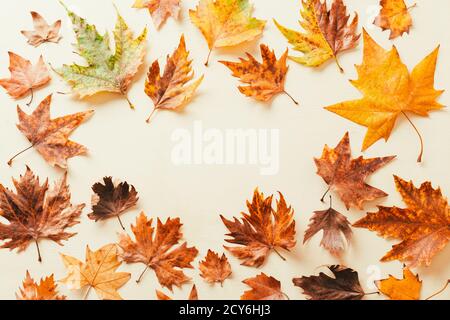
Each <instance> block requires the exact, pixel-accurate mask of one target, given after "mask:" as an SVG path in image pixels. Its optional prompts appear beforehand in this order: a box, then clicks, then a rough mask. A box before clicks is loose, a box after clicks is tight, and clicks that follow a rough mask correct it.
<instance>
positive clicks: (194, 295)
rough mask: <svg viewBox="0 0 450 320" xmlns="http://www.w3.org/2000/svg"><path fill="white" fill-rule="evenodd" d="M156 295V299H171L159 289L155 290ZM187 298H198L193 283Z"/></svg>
mask: <svg viewBox="0 0 450 320" xmlns="http://www.w3.org/2000/svg"><path fill="white" fill-rule="evenodd" d="M156 297H157V298H158V300H166V301H169V300H173V299H172V298H171V297H169V296H168V295H166V294H165V293H164V292H161V291H159V290H156ZM188 300H190V301H195V300H198V293H197V287H196V286H195V284H194V285H193V286H192V289H191V293H190V294H189V298H188Z"/></svg>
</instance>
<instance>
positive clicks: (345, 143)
mask: <svg viewBox="0 0 450 320" xmlns="http://www.w3.org/2000/svg"><path fill="white" fill-rule="evenodd" d="M351 157H352V155H351V149H350V138H349V135H348V132H347V133H346V134H345V136H344V138H343V139H342V140H341V142H339V144H338V145H337V146H336V148H334V149H331V148H329V147H328V146H327V145H325V148H324V150H323V153H322V157H321V158H320V159H314V161H315V163H316V166H317V174H318V175H319V176H321V177H322V178H323V180H325V182H326V183H327V184H328V185H329V187H328V190H327V191H326V192H325V194H324V195H323V197H322V199H321V201H323V199H324V198H325V196H326V194H327V193H328V192H329V191H330V190H335V191H336V192H337V194H338V195H339V197H340V198H341V200H342V201H343V202H344V203H345V206H346V208H347V209H350V208H351V207H356V208H358V209H361V210H362V209H363V203H364V202H366V201H372V200H375V199H378V198H382V197H385V196H387V193H385V192H384V191H381V190H379V189H377V188H374V187H372V186H370V185H368V184H367V183H365V180H366V179H367V177H368V176H370V175H371V174H372V173H374V172H375V171H377V170H378V169H380V168H381V167H383V166H385V165H386V164H387V163H389V162H390V161H392V160H393V159H394V158H395V156H391V157H383V158H372V159H364V158H363V157H362V156H361V157H359V158H357V159H352V158H351Z"/></svg>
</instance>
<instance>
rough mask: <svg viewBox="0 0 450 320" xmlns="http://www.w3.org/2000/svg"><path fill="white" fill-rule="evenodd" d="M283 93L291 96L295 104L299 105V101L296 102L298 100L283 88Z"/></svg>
mask: <svg viewBox="0 0 450 320" xmlns="http://www.w3.org/2000/svg"><path fill="white" fill-rule="evenodd" d="M283 93H284V94H285V95H287V96H288V97H289V98H291V100H292V101H293V102H294V103H295V104H296V105H299V103H298V101H297V100H295V99H294V98H293V97H292V96H291V95H290V94H289V93H288V92H287V91H286V90H283Z"/></svg>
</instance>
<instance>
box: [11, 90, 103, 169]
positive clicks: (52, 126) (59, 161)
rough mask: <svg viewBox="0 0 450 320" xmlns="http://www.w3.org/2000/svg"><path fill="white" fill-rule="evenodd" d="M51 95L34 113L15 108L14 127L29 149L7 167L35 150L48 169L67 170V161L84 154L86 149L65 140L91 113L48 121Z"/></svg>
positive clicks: (81, 113)
mask: <svg viewBox="0 0 450 320" xmlns="http://www.w3.org/2000/svg"><path fill="white" fill-rule="evenodd" d="M51 102H52V96H51V95H50V96H48V97H47V98H45V99H44V101H42V102H41V104H40V105H39V106H38V107H37V108H36V110H35V111H34V112H33V113H32V114H31V115H27V114H26V113H25V112H23V111H22V109H20V107H19V106H17V114H18V116H19V124H18V125H17V128H18V129H19V130H20V131H21V132H22V133H23V134H24V135H25V136H26V137H27V139H28V141H30V143H31V146H30V147H28V148H26V149H25V150H23V151H21V152H19V153H17V154H16V155H15V156H14V157H12V158H11V160H9V162H8V165H10V166H11V165H12V162H13V161H14V159H15V158H17V157H18V156H19V155H21V154H22V153H24V152H25V151H28V150H30V149H32V148H35V149H36V150H37V151H38V152H39V153H40V154H41V155H42V156H43V157H44V159H45V160H46V161H47V162H48V163H49V164H50V165H52V166H58V167H61V168H63V169H65V168H67V160H68V159H69V158H72V157H75V156H78V155H82V154H85V153H86V152H87V149H86V147H84V146H82V145H80V144H78V143H75V142H73V141H71V140H69V135H70V134H71V133H72V132H73V131H74V130H75V129H76V128H77V127H78V126H80V125H81V123H83V122H84V121H85V120H86V119H88V118H89V117H90V116H91V115H92V114H93V113H94V111H86V112H79V113H75V114H71V115H68V116H64V117H60V118H56V119H50V105H51Z"/></svg>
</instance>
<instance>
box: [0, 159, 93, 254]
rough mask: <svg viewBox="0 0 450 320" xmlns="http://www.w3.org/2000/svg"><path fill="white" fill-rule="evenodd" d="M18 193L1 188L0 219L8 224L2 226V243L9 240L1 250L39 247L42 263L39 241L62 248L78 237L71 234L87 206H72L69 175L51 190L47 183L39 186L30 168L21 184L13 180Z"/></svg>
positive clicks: (0, 234) (37, 179) (19, 181)
mask: <svg viewBox="0 0 450 320" xmlns="http://www.w3.org/2000/svg"><path fill="white" fill-rule="evenodd" d="M13 182H14V186H15V187H16V190H17V193H14V192H13V191H11V190H9V189H7V188H5V187H4V186H3V185H1V184H0V215H1V216H2V217H3V218H4V219H6V220H8V222H9V224H3V223H0V240H8V239H9V241H7V242H5V243H4V244H3V245H2V248H8V249H10V250H13V249H18V251H19V252H20V251H24V250H25V249H27V247H28V246H29V245H30V243H32V242H34V243H36V246H37V250H38V258H39V261H42V259H41V254H40V251H39V245H38V243H39V240H42V239H48V240H52V241H55V242H56V243H58V244H59V245H62V243H61V241H62V240H68V239H69V238H71V237H73V236H74V235H75V234H76V233H68V232H66V231H65V229H66V228H70V227H72V226H74V225H76V224H78V223H79V220H78V218H79V217H80V214H81V211H82V210H83V208H84V206H85V205H84V204H80V205H76V206H74V205H72V204H71V203H70V192H69V186H68V185H67V173H66V174H65V175H64V177H63V179H62V180H61V182H59V183H56V184H55V185H54V187H53V188H50V186H49V184H48V180H46V181H45V182H44V184H42V185H41V184H40V182H39V178H38V177H36V176H35V175H34V174H33V172H32V171H31V169H30V168H28V167H27V170H26V172H25V175H23V176H20V179H19V180H15V179H13Z"/></svg>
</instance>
